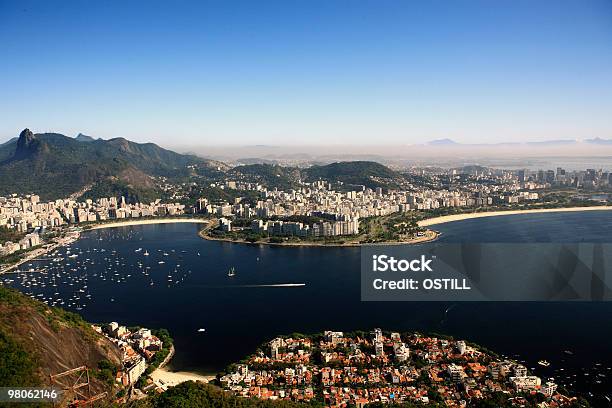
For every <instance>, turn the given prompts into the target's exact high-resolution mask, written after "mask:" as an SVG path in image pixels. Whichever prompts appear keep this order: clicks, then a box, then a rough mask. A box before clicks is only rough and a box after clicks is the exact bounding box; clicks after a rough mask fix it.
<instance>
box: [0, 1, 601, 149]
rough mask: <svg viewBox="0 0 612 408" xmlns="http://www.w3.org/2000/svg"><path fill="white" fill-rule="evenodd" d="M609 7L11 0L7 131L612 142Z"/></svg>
mask: <svg viewBox="0 0 612 408" xmlns="http://www.w3.org/2000/svg"><path fill="white" fill-rule="evenodd" d="M610 21H612V7H611V6H610V4H609V3H608V2H603V1H602V2H598V1H591V2H571V1H564V2H549V1H545V2H537V3H532V2H505V3H502V4H496V6H495V7H491V6H490V5H487V4H486V3H485V2H456V3H453V4H452V5H451V4H442V3H417V2H412V3H404V2H387V3H384V4H383V5H381V4H379V3H373V2H362V3H353V4H348V3H341V2H326V3H324V2H308V3H301V4H300V3H293V4H291V5H288V4H286V3H282V2H267V3H264V4H257V5H254V4H252V3H247V2H244V3H242V2H232V3H224V4H218V3H204V4H200V3H197V4H196V3H189V2H188V3H182V4H181V7H174V8H172V7H171V6H170V5H168V4H163V3H154V4H151V3H147V4H146V7H145V6H144V5H143V4H136V3H131V4H119V3H107V4H105V5H99V4H91V3H87V4H86V3H78V2H75V3H63V4H62V5H57V4H45V3H43V2H29V3H25V4H24V3H10V2H9V3H3V4H1V5H0V23H1V24H0V27H1V28H0V38H1V39H2V41H1V43H2V46H0V54H1V55H2V56H3V58H4V59H5V60H6V61H11V62H12V63H11V64H4V65H3V67H2V68H0V72H1V73H2V75H0V88H2V89H3V94H4V98H3V99H2V102H0V104H1V105H0V112H2V114H0V118H1V119H2V120H1V121H0V123H2V125H1V126H0V140H1V141H6V140H8V139H10V138H11V137H14V136H17V135H18V132H19V130H21V129H22V128H23V127H26V126H27V127H30V128H33V129H36V131H37V132H45V131H55V132H60V133H64V134H67V135H76V134H77V133H79V132H82V133H85V134H90V135H92V136H94V137H102V138H104V139H108V138H112V137H126V138H128V139H130V140H134V141H138V142H149V141H151V142H155V143H158V144H161V145H164V146H168V147H176V146H197V145H200V146H207V145H213V146H214V145H222V144H228V145H259V144H269V145H294V146H296V145H302V144H303V145H325V144H335V145H348V144H356V145H368V144H381V145H412V144H422V143H426V142H428V141H431V140H435V139H444V138H450V139H453V140H455V141H457V142H459V143H500V142H527V141H542V140H554V139H590V138H596V137H601V138H604V139H607V138H612V125H611V124H610V123H609V120H607V116H608V112H609V111H610V110H611V108H612V91H611V89H612V74H611V73H610V71H609V69H608V67H609V66H610V63H611V62H612V57H611V55H612V54H611V53H610V52H609V51H610V42H609V40H608V39H609V38H610V34H612V25H610V24H609V23H610Z"/></svg>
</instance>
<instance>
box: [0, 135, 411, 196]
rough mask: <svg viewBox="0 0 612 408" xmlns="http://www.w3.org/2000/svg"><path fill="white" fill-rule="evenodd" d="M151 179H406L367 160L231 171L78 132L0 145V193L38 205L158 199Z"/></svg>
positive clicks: (281, 184)
mask: <svg viewBox="0 0 612 408" xmlns="http://www.w3.org/2000/svg"><path fill="white" fill-rule="evenodd" d="M156 176H164V177H167V178H168V179H169V180H170V181H175V182H177V181H185V180H187V179H188V178H189V177H190V176H197V177H198V178H199V179H200V181H201V182H202V183H204V184H206V183H209V182H212V181H222V180H224V179H225V178H228V177H229V178H236V179H242V180H251V181H254V182H260V183H262V184H264V185H266V186H268V187H270V188H274V187H277V188H283V189H289V188H294V187H297V185H298V181H300V180H302V181H307V182H312V181H317V180H325V181H328V182H333V183H340V184H345V185H349V186H350V185H363V186H366V187H370V188H376V187H385V188H399V187H401V186H402V185H404V184H405V183H406V182H407V179H406V177H405V176H404V175H402V174H400V173H398V172H396V171H394V170H391V169H389V168H388V167H386V166H384V165H382V164H379V163H376V162H372V161H350V162H337V163H331V164H327V165H321V166H312V167H308V168H297V167H281V166H278V165H273V164H249V165H242V166H237V167H234V168H232V169H231V168H230V167H228V166H226V165H225V164H223V163H220V162H216V161H212V160H207V159H203V158H200V157H197V156H194V155H186V154H179V153H175V152H173V151H170V150H166V149H163V148H161V147H159V146H157V145H155V144H153V143H144V144H141V143H135V142H131V141H129V140H126V139H123V138H115V139H109V140H103V139H95V138H93V137H91V136H87V135H84V134H81V133H80V134H78V135H77V136H76V137H75V138H71V137H68V136H64V135H61V134H58V133H40V134H34V133H33V132H32V131H30V130H29V129H24V130H23V131H22V132H21V134H20V135H19V137H18V138H14V139H11V140H9V141H8V142H6V143H4V144H2V145H0V195H7V194H11V193H20V194H28V193H35V194H39V195H40V196H41V197H42V198H43V199H45V200H47V199H57V198H64V197H68V196H73V197H75V198H77V197H84V198H97V197H103V196H106V197H108V196H121V195H123V196H125V197H126V198H128V199H130V200H132V201H142V202H149V201H151V200H153V199H155V198H159V197H160V196H161V194H160V193H161V192H160V191H157V190H156V185H157V184H156V183H155V182H154V181H153V180H152V177H156Z"/></svg>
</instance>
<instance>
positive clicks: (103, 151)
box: [0, 129, 207, 199]
mask: <svg viewBox="0 0 612 408" xmlns="http://www.w3.org/2000/svg"><path fill="white" fill-rule="evenodd" d="M189 165H198V166H203V167H206V165H207V161H206V160H203V159H200V158H198V157H196V156H191V155H183V154H178V153H175V152H172V151H170V150H166V149H163V148H161V147H159V146H157V145H155V144H153V143H145V144H140V143H134V142H130V141H129V140H126V139H123V138H116V139H110V140H102V139H97V140H93V138H87V137H81V138H79V139H78V140H77V139H74V138H70V137H67V136H64V135H61V134H57V133H43V134H33V133H32V132H31V131H30V130H28V129H25V130H24V131H23V132H21V134H20V136H19V139H18V140H16V141H9V142H8V143H5V144H4V145H1V146H0V195H3V194H10V193H37V194H39V195H41V197H42V198H43V199H54V198H61V197H66V196H68V195H70V194H73V193H75V192H78V191H81V190H83V189H85V188H86V187H87V188H89V187H93V186H95V185H96V183H102V182H105V183H106V184H107V186H106V190H108V189H109V187H108V184H109V183H111V184H112V183H118V182H119V185H120V188H123V189H125V188H126V187H125V186H127V187H129V188H131V189H132V190H133V192H134V194H138V193H139V192H140V193H142V192H143V191H145V190H147V191H151V190H153V188H154V183H153V182H152V180H151V178H150V176H165V177H174V178H176V177H182V176H186V175H188V174H189V173H190V171H191V170H189V169H188V168H187V166H189ZM121 182H122V183H123V184H124V185H125V186H123V185H121ZM111 189H112V188H111Z"/></svg>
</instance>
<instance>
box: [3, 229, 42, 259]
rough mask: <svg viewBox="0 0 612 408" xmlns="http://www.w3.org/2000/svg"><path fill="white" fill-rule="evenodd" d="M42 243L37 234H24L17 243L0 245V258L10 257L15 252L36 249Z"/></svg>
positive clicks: (8, 242) (10, 242) (9, 242)
mask: <svg viewBox="0 0 612 408" xmlns="http://www.w3.org/2000/svg"><path fill="white" fill-rule="evenodd" d="M41 243H42V241H41V239H40V235H38V233H37V232H32V233H30V234H26V235H25V236H24V237H23V238H21V239H20V240H19V241H17V242H12V241H7V242H5V243H4V244H2V243H0V256H5V255H10V254H12V253H15V252H17V251H22V250H26V249H30V248H33V247H37V246H39V245H40V244H41Z"/></svg>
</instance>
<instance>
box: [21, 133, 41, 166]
mask: <svg viewBox="0 0 612 408" xmlns="http://www.w3.org/2000/svg"><path fill="white" fill-rule="evenodd" d="M40 148H41V142H40V140H39V139H38V138H37V137H36V136H35V135H34V133H32V131H31V130H30V129H27V128H26V129H23V131H22V132H21V133H20V134H19V139H17V149H16V150H15V156H14V158H15V159H23V158H25V157H28V156H29V155H30V154H32V153H35V152H36V151H38V150H39V149H40Z"/></svg>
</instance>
